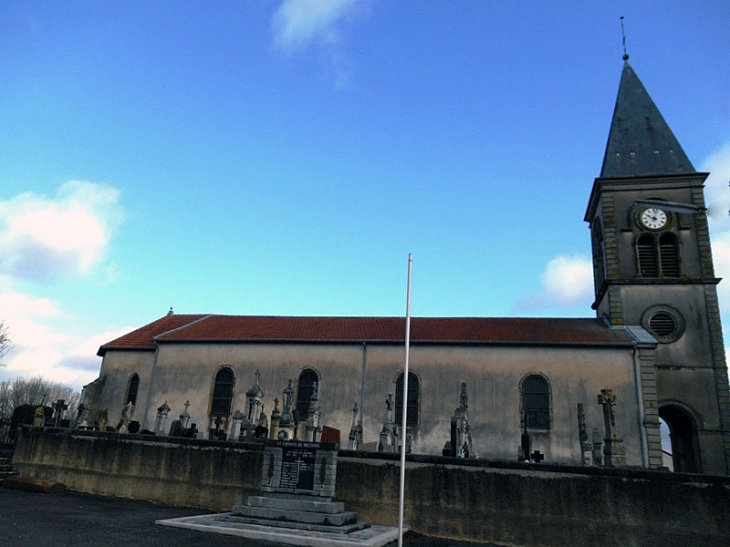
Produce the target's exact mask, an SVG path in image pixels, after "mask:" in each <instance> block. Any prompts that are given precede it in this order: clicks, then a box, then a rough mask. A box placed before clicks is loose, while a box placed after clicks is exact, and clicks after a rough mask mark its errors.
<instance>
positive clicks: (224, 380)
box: [210, 367, 235, 416]
mask: <svg viewBox="0 0 730 547" xmlns="http://www.w3.org/2000/svg"><path fill="white" fill-rule="evenodd" d="M234 382H235V378H234V376H233V371H232V370H231V369H230V368H229V367H223V368H221V369H220V370H219V371H218V372H217V373H216V375H215V383H214V385H213V398H212V401H211V403H210V415H211V416H228V415H229V414H230V413H231V400H232V399H233V384H234Z"/></svg>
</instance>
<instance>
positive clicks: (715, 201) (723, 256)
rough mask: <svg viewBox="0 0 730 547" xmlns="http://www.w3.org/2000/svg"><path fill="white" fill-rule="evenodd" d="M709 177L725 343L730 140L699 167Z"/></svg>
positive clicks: (729, 318)
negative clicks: (707, 173)
mask: <svg viewBox="0 0 730 547" xmlns="http://www.w3.org/2000/svg"><path fill="white" fill-rule="evenodd" d="M700 169H701V170H702V171H708V172H709V173H710V176H709V177H708V178H707V181H706V182H705V195H706V200H707V209H708V215H709V226H710V234H711V237H712V259H713V262H714V264H715V275H716V276H717V277H722V278H723V281H722V282H720V284H719V285H718V287H717V294H718V298H719V301H720V314H721V316H722V324H723V335H724V338H725V343H726V344H727V343H728V342H730V216H728V210H730V188H729V187H728V182H729V181H730V142H727V143H725V144H724V145H723V146H721V147H719V148H718V149H717V150H715V151H714V152H713V153H712V154H710V155H709V156H708V157H707V159H705V161H704V162H702V165H701V167H700Z"/></svg>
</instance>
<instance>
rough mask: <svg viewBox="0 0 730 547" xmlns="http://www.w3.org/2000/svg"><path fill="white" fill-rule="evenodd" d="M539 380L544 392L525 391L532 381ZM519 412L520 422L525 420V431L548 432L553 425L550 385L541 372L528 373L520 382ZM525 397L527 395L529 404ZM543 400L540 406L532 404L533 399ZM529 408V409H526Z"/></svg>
mask: <svg viewBox="0 0 730 547" xmlns="http://www.w3.org/2000/svg"><path fill="white" fill-rule="evenodd" d="M533 378H534V379H536V380H539V381H540V382H541V383H542V384H543V385H544V390H541V391H533V390H530V391H527V389H526V387H528V388H529V385H528V384H529V383H530V382H531V380H532V379H533ZM519 389H520V412H521V415H522V416H521V418H520V419H521V420H525V425H526V427H527V429H529V430H532V431H550V429H552V423H553V404H552V399H553V398H552V385H551V384H550V380H549V379H548V377H547V376H546V375H545V374H543V373H541V372H530V373H528V374H526V375H525V376H523V377H522V379H521V380H520V385H519ZM525 395H528V396H529V397H528V400H529V399H533V400H530V401H529V402H528V401H526V397H525ZM537 396H539V397H540V399H543V400H542V402H541V404H540V405H536V404H535V403H534V399H536V398H537ZM528 407H529V408H528Z"/></svg>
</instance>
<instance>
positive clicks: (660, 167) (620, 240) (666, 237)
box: [585, 55, 730, 475]
mask: <svg viewBox="0 0 730 547" xmlns="http://www.w3.org/2000/svg"><path fill="white" fill-rule="evenodd" d="M707 176H708V173H698V172H697V171H695V169H694V167H693V166H692V163H691V162H690V161H689V159H688V158H687V155H686V154H685V152H684V150H683V149H682V147H681V146H680V144H679V141H678V140H677V138H676V137H675V136H674V134H673V133H672V131H671V129H670V128H669V126H668V125H667V123H666V121H665V120H664V118H663V116H662V115H661V113H660V112H659V110H658V108H657V107H656V105H655V104H654V101H653V100H652V99H651V97H650V96H649V94H648V93H647V91H646V89H645V88H644V85H643V84H642V83H641V81H640V80H639V78H638V76H637V75H636V73H635V72H634V69H633V68H632V67H631V65H630V64H629V62H628V56H627V55H625V56H624V66H623V72H622V74H621V82H620V84H619V91H618V97H617V100H616V107H615V109H614V114H613V120H612V122H611V128H610V132H609V136H608V143H607V145H606V151H605V155H604V158H603V166H602V168H601V174H600V177H598V178H597V179H595V181H594V183H593V189H592V191H591V196H590V199H589V202H588V208H587V211H586V215H585V221H586V222H588V223H589V227H590V230H591V244H592V251H593V270H594V288H595V301H594V303H593V308H594V309H595V310H596V313H597V315H598V317H599V318H603V319H604V320H605V321H606V322H607V323H608V324H609V325H610V326H612V327H623V326H642V327H643V328H644V329H645V330H646V331H648V332H649V333H650V334H651V335H652V336H653V337H654V338H655V339H656V341H657V342H658V346H657V350H656V362H655V369H656V371H655V372H656V391H657V398H656V401H657V404H658V406H659V417H660V418H661V419H662V420H663V421H664V422H665V423H666V424H667V426H668V428H669V430H670V434H671V445H672V453H673V465H674V469H675V471H685V472H702V473H713V474H723V475H724V474H728V473H730V397H729V395H728V379H727V368H726V365H725V350H724V345H723V340H722V329H721V325H720V310H719V306H718V300H717V284H718V283H719V281H720V279H718V278H717V277H715V273H714V268H713V263H712V252H711V248H710V236H709V231H708V226H707V216H706V209H705V201H704V191H703V188H704V181H705V179H706V178H707Z"/></svg>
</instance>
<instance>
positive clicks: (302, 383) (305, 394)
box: [296, 368, 320, 422]
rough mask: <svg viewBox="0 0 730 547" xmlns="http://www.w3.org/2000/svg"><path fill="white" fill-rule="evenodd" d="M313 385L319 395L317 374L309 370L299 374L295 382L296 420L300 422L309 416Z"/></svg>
mask: <svg viewBox="0 0 730 547" xmlns="http://www.w3.org/2000/svg"><path fill="white" fill-rule="evenodd" d="M314 384H317V391H318V393H319V387H320V386H319V374H317V372H316V371H314V370H312V369H311V368H306V369H304V370H303V371H302V372H300V373H299V379H298V380H297V406H296V419H297V421H299V422H302V421H304V420H306V419H307V415H308V414H309V405H310V403H311V401H312V395H313V394H314Z"/></svg>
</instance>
